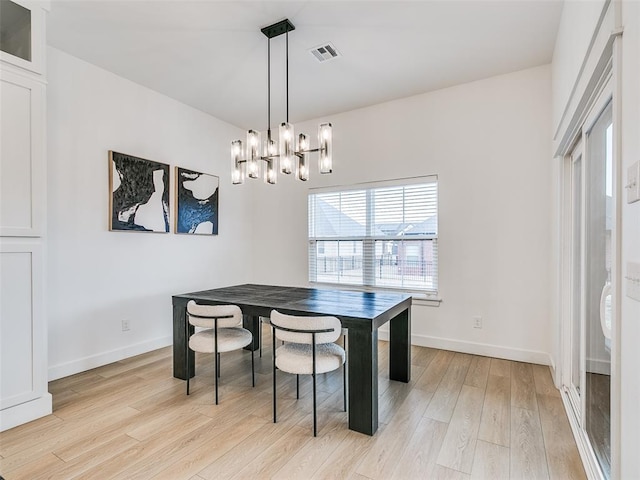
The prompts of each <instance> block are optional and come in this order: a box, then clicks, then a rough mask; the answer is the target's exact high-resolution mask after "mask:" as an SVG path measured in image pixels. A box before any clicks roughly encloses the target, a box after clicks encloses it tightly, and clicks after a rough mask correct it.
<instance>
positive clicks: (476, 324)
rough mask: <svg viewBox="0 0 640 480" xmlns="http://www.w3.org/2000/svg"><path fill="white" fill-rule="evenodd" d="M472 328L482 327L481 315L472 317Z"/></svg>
mask: <svg viewBox="0 0 640 480" xmlns="http://www.w3.org/2000/svg"><path fill="white" fill-rule="evenodd" d="M473 328H482V317H480V316H476V317H473Z"/></svg>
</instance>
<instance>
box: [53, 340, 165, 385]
mask: <svg viewBox="0 0 640 480" xmlns="http://www.w3.org/2000/svg"><path fill="white" fill-rule="evenodd" d="M172 344H173V337H160V338H154V339H153V340H148V341H146V342H141V343H136V344H134V345H127V346H126V347H123V348H119V349H117V350H110V351H108V352H102V353H97V354H95V355H91V356H89V357H84V358H79V359H77V360H73V361H72V362H67V363H62V364H60V365H54V366H51V367H49V381H51V380H57V379H58V378H63V377H68V376H69V375H74V374H76V373H80V372H86V371H87V370H91V369H92V368H97V367H101V366H103V365H108V364H109V363H113V362H117V361H119V360H124V359H125V358H129V357H133V356H135V355H140V354H141V353H147V352H150V351H152V350H157V349H158V348H162V347H166V346H169V345H172Z"/></svg>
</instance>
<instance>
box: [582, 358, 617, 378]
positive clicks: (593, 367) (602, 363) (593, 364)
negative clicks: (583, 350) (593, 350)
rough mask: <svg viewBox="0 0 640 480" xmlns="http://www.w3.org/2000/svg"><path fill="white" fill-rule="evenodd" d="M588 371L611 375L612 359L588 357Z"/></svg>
mask: <svg viewBox="0 0 640 480" xmlns="http://www.w3.org/2000/svg"><path fill="white" fill-rule="evenodd" d="M586 364H587V367H586V371H587V373H597V374H599V375H611V361H609V360H600V359H597V358H587V359H586Z"/></svg>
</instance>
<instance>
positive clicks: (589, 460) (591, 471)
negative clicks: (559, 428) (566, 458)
mask: <svg viewBox="0 0 640 480" xmlns="http://www.w3.org/2000/svg"><path fill="white" fill-rule="evenodd" d="M560 398H562V403H563V405H564V410H565V412H566V413H567V418H568V419H569V425H570V426H571V431H572V432H573V438H574V439H575V441H576V446H577V447H578V453H579V454H580V458H581V459H582V465H583V466H584V470H585V473H586V474H587V478H588V479H589V480H605V479H604V477H603V476H602V471H601V470H600V465H599V464H598V460H597V459H596V456H595V454H594V453H593V449H592V448H591V444H590V443H589V440H588V438H587V435H586V433H585V432H584V430H582V429H581V428H580V426H579V425H578V419H577V418H576V416H575V413H574V411H573V408H572V407H571V400H570V399H569V397H568V393H567V391H566V390H564V389H561V390H560ZM612 478H613V477H612Z"/></svg>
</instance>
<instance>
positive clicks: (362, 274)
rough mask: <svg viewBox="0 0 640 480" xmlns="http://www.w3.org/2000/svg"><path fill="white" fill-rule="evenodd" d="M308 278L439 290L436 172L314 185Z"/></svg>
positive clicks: (350, 283)
mask: <svg viewBox="0 0 640 480" xmlns="http://www.w3.org/2000/svg"><path fill="white" fill-rule="evenodd" d="M309 281H310V282H314V283H334V284H345V285H359V286H365V287H380V288H397V289H403V290H410V291H424V292H427V293H430V294H434V295H435V294H436V293H437V291H438V179H437V177H435V176H431V177H421V178H417V179H411V180H398V181H393V182H384V183H376V184H368V185H359V186H357V187H353V188H345V189H341V190H336V189H332V190H327V189H317V190H313V191H311V193H310V194H309Z"/></svg>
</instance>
